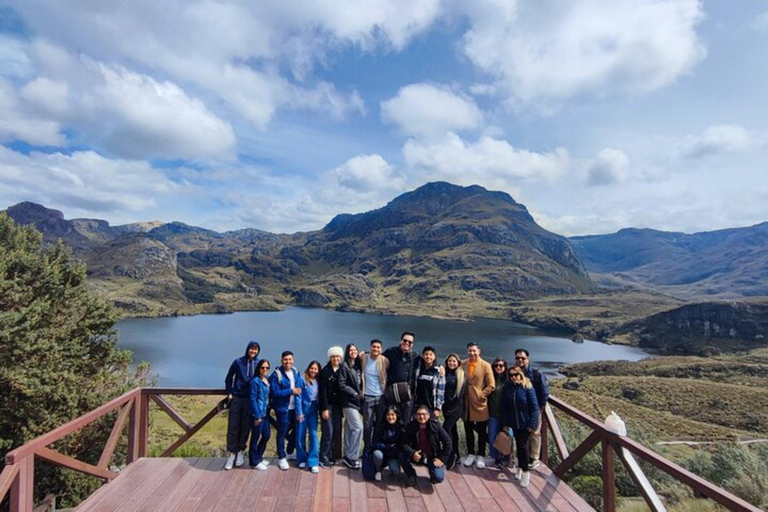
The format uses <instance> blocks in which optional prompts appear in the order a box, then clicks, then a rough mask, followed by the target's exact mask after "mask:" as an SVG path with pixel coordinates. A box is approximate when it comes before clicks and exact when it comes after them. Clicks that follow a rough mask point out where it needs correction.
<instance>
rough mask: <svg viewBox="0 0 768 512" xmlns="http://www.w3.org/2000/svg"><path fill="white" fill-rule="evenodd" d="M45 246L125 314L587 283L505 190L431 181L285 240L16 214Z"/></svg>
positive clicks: (560, 242)
mask: <svg viewBox="0 0 768 512" xmlns="http://www.w3.org/2000/svg"><path fill="white" fill-rule="evenodd" d="M7 213H8V214H9V215H10V216H11V217H12V218H13V219H14V220H16V221H17V222H19V223H22V224H34V225H35V226H36V227H37V228H38V229H39V230H41V231H42V232H43V234H44V239H45V240H46V241H47V242H54V241H55V240H57V239H61V240H62V241H63V242H64V243H65V244H67V245H69V246H71V247H72V248H73V250H74V252H75V254H76V255H77V256H78V257H79V258H81V259H82V260H83V261H85V262H86V264H87V266H88V275H89V277H90V279H91V282H92V285H93V286H94V287H95V288H96V289H98V290H99V291H100V292H101V293H102V294H103V295H105V296H106V297H108V298H110V299H111V300H113V301H114V302H115V303H116V304H117V305H119V306H120V307H122V308H124V309H126V310H128V311H129V312H131V314H141V315H144V314H146V315H154V314H171V313H173V312H201V311H210V310H228V309H230V308H234V309H263V308H278V307H282V306H283V305H285V304H289V303H295V304H306V305H323V306H329V307H339V308H342V309H373V310H379V311H399V310H408V309H409V307H408V305H412V306H420V307H422V306H425V305H429V304H432V305H434V306H435V309H437V310H440V309H441V308H444V307H445V306H446V305H453V306H455V308H457V310H465V311H477V307H478V305H479V306H481V308H480V309H483V308H486V309H487V308H488V307H490V308H493V307H496V306H494V305H495V304H504V303H505V302H506V301H509V300H513V299H514V300H520V299H528V298H536V297H542V296H546V295H562V294H580V293H585V292H589V291H592V290H593V289H594V284H593V283H592V281H591V280H590V278H589V275H588V274H587V272H586V270H585V268H584V266H583V265H582V264H581V262H580V261H579V259H578V257H577V256H576V254H575V252H574V250H573V248H572V247H571V244H570V243H569V242H568V240H567V239H566V238H564V237H562V236H559V235H556V234H554V233H550V232H548V231H546V230H545V229H543V228H541V227H540V226H539V225H538V224H536V222H535V221H534V219H533V218H532V217H531V215H530V214H529V213H528V211H527V210H526V208H525V206H523V205H521V204H519V203H517V202H515V201H514V200H513V199H512V197H510V196H509V195H508V194H505V193H502V192H492V191H488V190H486V189H484V188H482V187H479V186H471V187H459V186H456V185H451V184H449V183H441V182H438V183H429V184H426V185H424V186H422V187H420V188H418V189H416V190H414V191H412V192H408V193H406V194H403V195H401V196H399V197H397V198H395V199H394V200H392V201H391V202H390V203H388V204H387V205H385V206H384V207H382V208H379V209H376V210H372V211H369V212H366V213H362V214H357V215H350V214H342V215H338V216H336V217H335V218H334V219H333V220H332V221H331V222H329V223H328V225H326V226H325V227H324V228H322V229H320V230H318V231H313V232H308V233H296V234H293V235H278V234H273V233H269V232H266V231H261V230H258V229H241V230H237V231H228V232H225V233H218V232H215V231H212V230H208V229H203V228H199V227H195V226H190V225H187V224H184V223H181V222H171V223H167V224H162V223H137V224H129V225H125V226H110V225H109V224H108V223H107V222H106V221H102V220H97V219H73V220H66V219H64V216H63V215H62V214H61V212H58V211H56V210H50V209H47V208H45V207H43V206H40V205H36V204H33V203H20V204H18V205H16V206H12V207H10V208H9V209H8V210H7Z"/></svg>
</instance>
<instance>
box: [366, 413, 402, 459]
mask: <svg viewBox="0 0 768 512" xmlns="http://www.w3.org/2000/svg"><path fill="white" fill-rule="evenodd" d="M403 435H404V432H403V426H402V425H399V424H395V425H390V424H389V423H387V422H386V421H384V422H382V423H379V424H378V425H376V429H375V432H374V435H373V445H372V446H373V449H374V450H380V451H381V453H383V454H384V460H386V459H391V458H394V457H397V455H398V453H399V452H400V446H401V445H402V444H403Z"/></svg>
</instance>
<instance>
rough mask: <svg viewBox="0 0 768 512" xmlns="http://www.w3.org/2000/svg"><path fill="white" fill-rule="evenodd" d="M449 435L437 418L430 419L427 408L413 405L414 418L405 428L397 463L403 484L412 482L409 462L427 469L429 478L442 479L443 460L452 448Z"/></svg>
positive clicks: (412, 476)
mask: <svg viewBox="0 0 768 512" xmlns="http://www.w3.org/2000/svg"><path fill="white" fill-rule="evenodd" d="M452 448H453V447H452V443H451V436H450V435H449V434H448V432H446V431H445V429H444V428H443V427H442V426H440V423H438V422H437V420H434V419H430V412H429V408H428V407H427V406H425V405H420V406H419V407H417V408H416V414H415V419H414V420H413V421H412V422H410V423H409V424H408V426H406V427H405V435H404V436H403V446H402V449H401V452H400V464H401V465H402V466H403V471H404V472H405V475H406V484H407V485H409V486H414V485H416V470H415V469H414V468H413V464H424V465H425V466H427V469H428V470H429V480H430V482H432V483H433V484H439V483H440V482H442V481H443V479H444V478H445V463H444V462H443V461H445V460H447V458H448V455H449V454H450V453H451V450H452Z"/></svg>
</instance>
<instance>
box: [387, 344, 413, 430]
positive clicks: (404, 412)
mask: <svg viewBox="0 0 768 512" xmlns="http://www.w3.org/2000/svg"><path fill="white" fill-rule="evenodd" d="M415 340H416V335H414V334H413V333H412V332H411V331H405V332H404V333H403V334H401V335H400V344H399V345H398V346H396V347H390V348H388V349H387V350H386V351H385V352H384V354H383V355H384V357H386V358H387V360H389V368H387V390H388V391H387V405H395V406H397V408H398V409H399V410H400V417H401V418H402V419H403V421H404V422H409V421H411V415H412V414H413V404H414V398H415V396H416V376H417V375H418V372H419V368H420V365H421V357H420V356H419V355H418V354H416V353H415V352H414V351H413V344H414V342H415ZM402 383H407V386H405V385H404V384H402ZM398 385H400V386H402V387H403V388H406V387H407V391H408V392H409V394H410V398H409V399H405V398H403V397H402V394H400V395H399V401H395V400H393V399H392V395H393V393H392V387H393V386H398Z"/></svg>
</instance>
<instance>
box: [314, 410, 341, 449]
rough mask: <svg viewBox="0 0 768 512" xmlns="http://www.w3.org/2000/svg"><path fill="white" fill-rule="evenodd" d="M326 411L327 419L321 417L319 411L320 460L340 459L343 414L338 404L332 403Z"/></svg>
mask: <svg viewBox="0 0 768 512" xmlns="http://www.w3.org/2000/svg"><path fill="white" fill-rule="evenodd" d="M328 411H329V412H330V416H329V417H328V419H327V420H324V419H322V418H323V416H322V412H321V413H320V462H328V461H330V460H331V459H335V460H339V459H341V418H342V417H343V415H344V414H343V411H342V407H341V406H340V405H332V406H331V408H330V409H328Z"/></svg>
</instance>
